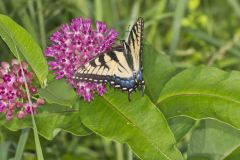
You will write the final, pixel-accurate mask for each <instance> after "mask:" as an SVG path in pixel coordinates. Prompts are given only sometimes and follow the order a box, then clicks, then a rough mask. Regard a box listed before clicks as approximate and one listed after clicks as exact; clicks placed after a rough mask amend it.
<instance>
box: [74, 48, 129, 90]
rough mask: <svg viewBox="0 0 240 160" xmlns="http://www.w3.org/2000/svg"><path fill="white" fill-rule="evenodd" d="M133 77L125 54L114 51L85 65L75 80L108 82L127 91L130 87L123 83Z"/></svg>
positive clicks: (76, 73)
mask: <svg viewBox="0 0 240 160" xmlns="http://www.w3.org/2000/svg"><path fill="white" fill-rule="evenodd" d="M132 77H133V74H132V70H131V68H130V67H129V66H128V62H127V60H126V57H125V55H124V52H122V51H117V50H113V51H110V52H107V53H104V54H101V55H99V56H98V57H96V58H94V59H92V60H90V61H89V62H87V63H86V64H84V65H83V66H82V67H80V68H79V69H78V70H77V71H76V72H75V74H74V76H73V79H74V80H77V81H87V82H96V83H102V82H108V83H110V84H111V85H113V86H115V87H117V88H122V89H123V90H127V89H128V86H127V85H124V84H122V83H121V81H123V80H124V79H131V78H132Z"/></svg>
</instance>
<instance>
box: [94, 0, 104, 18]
mask: <svg viewBox="0 0 240 160" xmlns="http://www.w3.org/2000/svg"><path fill="white" fill-rule="evenodd" d="M102 8H103V6H102V1H101V0H95V17H96V20H99V21H102V20H103V10H102Z"/></svg>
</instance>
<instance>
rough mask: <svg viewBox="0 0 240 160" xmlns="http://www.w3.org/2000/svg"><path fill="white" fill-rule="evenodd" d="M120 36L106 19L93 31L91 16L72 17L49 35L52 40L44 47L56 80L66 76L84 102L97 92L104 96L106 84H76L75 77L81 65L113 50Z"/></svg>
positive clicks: (98, 23) (97, 24)
mask: <svg viewBox="0 0 240 160" xmlns="http://www.w3.org/2000/svg"><path fill="white" fill-rule="evenodd" d="M117 35H118V33H117V32H116V31H114V30H113V29H107V25H106V24H105V23H103V22H99V21H98V22H97V23H96V30H93V29H92V24H91V19H83V18H76V19H73V20H72V22H71V23H70V24H65V25H63V26H61V27H60V29H59V30H58V31H56V32H55V33H53V34H52V36H51V37H50V40H51V41H52V42H53V43H52V45H51V46H49V47H48V48H47V49H46V50H45V56H47V57H50V61H49V63H48V64H49V68H50V70H53V71H54V74H55V75H56V79H61V78H66V80H67V82H68V83H70V84H71V85H72V86H73V87H74V88H76V91H77V93H78V95H80V96H82V97H83V98H84V100H85V101H91V100H92V99H93V98H94V97H93V94H94V92H97V93H98V95H100V96H102V95H103V94H104V93H105V92H106V88H105V86H104V85H103V84H97V83H86V82H78V83H76V82H75V81H73V80H72V76H73V74H74V73H75V71H76V70H77V69H78V68H79V67H80V66H81V65H83V64H85V63H86V62H88V61H89V60H91V59H92V58H93V57H95V56H97V55H99V54H101V53H103V52H106V51H108V50H110V49H111V46H112V45H113V43H114V42H115V40H116V38H117Z"/></svg>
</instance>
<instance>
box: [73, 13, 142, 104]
mask: <svg viewBox="0 0 240 160" xmlns="http://www.w3.org/2000/svg"><path fill="white" fill-rule="evenodd" d="M143 30H144V20H143V18H141V17H140V18H138V20H137V21H136V22H135V24H134V25H133V26H132V28H131V31H130V33H129V36H128V39H127V42H126V41H125V40H121V44H120V45H118V46H115V47H112V49H111V50H110V51H108V52H106V53H102V54H100V55H98V56H96V57H94V58H93V59H92V60H90V61H88V62H87V63H85V64H84V65H82V66H80V67H79V68H78V69H77V71H76V72H75V73H74V75H73V77H72V78H73V80H75V81H76V82H80V81H85V82H95V83H108V84H109V85H110V86H113V87H115V88H119V89H121V90H123V91H127V92H128V100H129V101H131V97H130V94H131V92H132V91H136V89H137V88H139V87H140V88H141V89H142V96H143V95H144V89H145V84H144V80H143V77H142V70H143V66H142V52H143Z"/></svg>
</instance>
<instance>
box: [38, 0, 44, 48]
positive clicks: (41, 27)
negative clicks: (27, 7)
mask: <svg viewBox="0 0 240 160" xmlns="http://www.w3.org/2000/svg"><path fill="white" fill-rule="evenodd" d="M36 2H37V10H38V23H39V30H40V37H41V43H42V48H43V49H44V48H45V47H46V32H45V23H44V16H43V7H42V0H36Z"/></svg>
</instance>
